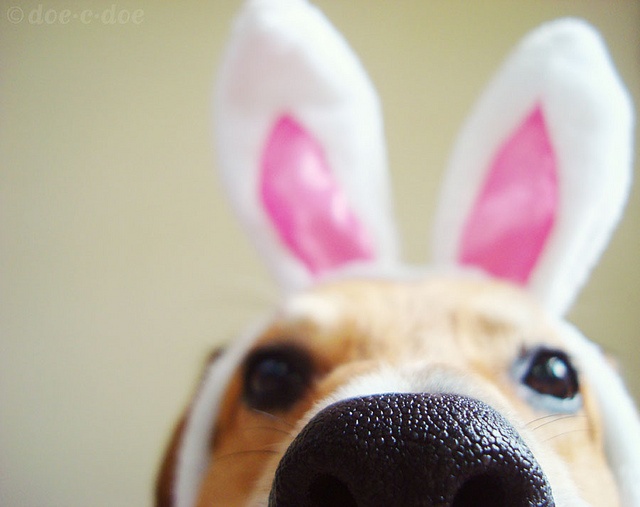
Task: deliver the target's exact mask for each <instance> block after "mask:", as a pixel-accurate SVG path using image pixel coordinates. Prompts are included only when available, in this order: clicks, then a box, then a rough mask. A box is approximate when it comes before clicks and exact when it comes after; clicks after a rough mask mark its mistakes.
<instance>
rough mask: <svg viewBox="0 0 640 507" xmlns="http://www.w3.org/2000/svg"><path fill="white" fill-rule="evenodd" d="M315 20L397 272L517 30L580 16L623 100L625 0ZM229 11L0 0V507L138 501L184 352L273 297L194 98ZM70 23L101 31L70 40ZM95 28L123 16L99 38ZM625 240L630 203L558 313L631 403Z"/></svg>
mask: <svg viewBox="0 0 640 507" xmlns="http://www.w3.org/2000/svg"><path fill="white" fill-rule="evenodd" d="M318 3H320V4H321V5H322V7H323V8H324V9H325V11H326V12H327V13H328V14H329V15H330V17H331V18H332V19H333V21H334V22H335V24H336V25H337V26H338V27H339V28H340V30H342V31H343V32H344V33H345V34H346V35H347V37H348V39H349V40H350V41H351V43H352V44H353V46H354V47H355V49H356V51H357V52H358V53H359V54H360V55H361V57H362V59H363V60H364V63H365V65H366V67H367V68H368V70H369V71H370V74H371V76H372V78H373V80H374V81H375V82H376V84H377V86H378V89H379V91H380V94H381V95H382V97H383V101H384V105H385V115H386V122H387V132H388V139H389V153H390V161H391V167H392V170H393V181H394V185H395V193H396V201H397V212H398V218H399V221H400V222H401V229H402V233H403V235H404V246H405V251H406V258H407V259H408V260H409V261H411V262H423V259H426V256H427V235H428V224H429V216H430V214H431V212H432V209H433V202H434V194H435V185H436V183H437V181H438V178H439V175H440V171H441V169H442V168H443V167H444V164H445V161H446V158H447V153H448V150H449V148H450V145H451V141H452V139H453V137H454V135H455V132H456V130H457V128H458V126H459V125H460V123H461V121H462V119H463V118H464V116H465V113H466V111H467V110H468V108H469V107H470V105H471V103H472V101H473V99H474V97H475V96H476V94H477V93H478V91H479V90H480V88H481V87H482V86H483V83H484V82H485V81H486V80H487V79H488V77H489V76H490V75H491V73H492V72H493V71H494V70H495V68H496V66H497V65H498V64H499V62H500V61H501V59H502V58H503V56H504V55H505V54H506V52H507V51H508V50H509V48H510V47H512V45H513V44H515V42H516V41H517V40H518V39H519V38H520V36H521V35H523V34H524V33H525V32H527V31H528V30H529V29H530V28H532V27H534V26H535V25H537V24H538V23H540V22H542V21H544V20H547V19H551V18H555V17H558V16H563V15H577V16H583V17H585V18H587V19H589V20H591V21H592V22H593V23H594V24H596V25H597V26H598V27H599V28H600V29H601V30H602V32H603V33H604V35H605V37H606V39H607V40H608V43H609V45H610V48H611V51H612V53H613V55H614V58H615V60H616V62H617V64H618V65H619V67H620V70H621V73H622V75H623V77H624V79H625V81H626V82H627V84H628V86H629V88H630V89H631V91H632V93H633V94H634V96H635V100H636V102H637V103H640V64H639V57H640V3H639V2H637V1H623V0H618V1H615V2H604V1H601V0H597V1H544V0H535V1H519V2H513V1H507V0H504V1H497V0H493V1H482V2H480V1H469V0H467V1H452V0H446V1H445V0H438V1H426V0H413V1H409V0H398V1H391V0H375V1H371V0H369V1H363V0H361V1H355V0H350V1H343V0H324V1H321V2H318ZM112 5H115V9H116V10H114V11H113V12H107V13H106V14H105V13H104V11H105V9H107V10H108V9H111V8H112V7H111V6H112ZM237 6H238V2H237V1H226V0H210V1H208V2H204V1H200V2H199V1H182V2H159V1H156V2H151V1H144V0H123V1H118V2H116V3H113V4H112V3H110V2H92V1H90V0H81V1H78V2H61V1H54V0H44V1H43V2H37V1H33V2H32V1H27V0H9V1H3V2H2V8H1V9H0V241H1V243H0V504H1V505H3V506H5V507H18V506H31V507H39V506H65V507H67V506H81V505H82V506H84V505H92V506H97V507H100V506H122V507H125V506H126V507H129V506H139V505H150V491H151V483H152V477H153V474H154V472H155V467H156V464H157V461H158V458H159V453H160V451H161V447H162V445H163V443H164V440H165V438H166V435H167V433H168V431H169V429H170V427H171V426H172V424H173V421H174V418H175V417H176V416H177V413H178V411H179V409H181V407H182V406H183V404H184V403H185V402H186V400H187V396H188V394H189V392H190V390H191V389H192V387H193V385H194V382H195V380H196V377H197V374H198V372H199V366H200V364H201V362H202V360H203V358H204V355H205V353H206V352H207V351H208V350H209V349H210V348H211V347H212V346H213V345H214V344H215V343H218V342H220V341H223V340H227V339H229V338H230V337H232V336H233V335H234V333H235V332H237V331H238V330H239V329H241V328H242V327H243V325H244V323H245V322H248V321H250V320H251V318H252V317H255V316H256V315H257V314H259V313H260V312H261V311H262V310H264V309H265V308H267V307H268V304H269V299H270V297H271V296H272V295H273V293H274V287H273V284H272V283H271V281H270V279H269V278H268V276H267V274H266V272H265V270H264V269H263V267H262V265H261V263H260V261H259V259H257V258H256V256H255V255H254V253H253V251H252V250H251V248H250V247H249V245H248V242H247V241H246V239H245V237H244V236H243V235H242V232H241V231H240V230H239V229H238V228H237V226H236V223H235V221H234V220H233V219H232V217H231V215H230V212H229V209H228V208H227V205H226V202H225V201H224V199H223V196H222V195H221V192H220V188H219V186H218V182H217V180H216V178H215V175H214V172H213V166H214V162H213V151H212V147H211V139H210V105H209V98H210V89H211V83H212V76H213V74H214V69H215V68H216V65H217V63H218V61H219V58H220V50H221V45H222V43H223V40H224V39H225V37H226V34H227V30H228V26H229V21H230V19H231V17H232V13H233V12H234V11H235V10H236V8H237ZM15 8H18V9H15ZM64 9H70V15H68V16H69V17H66V18H65V16H67V15H65V14H63V11H64ZM84 10H90V11H91V14H93V13H96V14H98V15H99V16H100V15H103V16H105V17H104V19H101V18H97V19H96V18H91V23H83V22H82V20H81V14H82V12H83V11H84ZM138 10H140V11H141V12H138V13H136V12H135V11H138ZM50 11H51V12H50ZM123 11H124V13H123ZM21 12H22V15H23V17H22V19H20V13H21ZM114 13H115V14H117V15H120V16H121V18H120V21H125V20H126V18H127V15H128V16H130V18H129V20H128V22H118V20H117V19H116V23H115V24H110V23H109V21H111V19H112V16H113V14H114ZM47 15H48V18H46V17H45V16H47ZM74 16H75V17H74ZM85 16H86V15H85ZM131 16H133V17H135V20H136V21H142V22H141V23H139V24H136V23H134V20H133V19H132V18H131ZM54 17H55V22H54V23H51V24H49V23H48V22H47V21H52V20H54ZM60 18H62V21H65V20H66V21H68V23H66V24H61V23H60ZM84 19H85V21H86V20H87V19H88V18H86V17H85V18H84ZM39 21H42V23H41V24H39V23H38V22H39ZM639 226H640V188H639V187H637V186H636V188H635V190H634V192H633V194H632V196H631V202H630V205H629V207H628V212H627V215H626V217H625V220H624V222H623V223H622V226H621V228H620V229H619V231H618V233H617V235H616V236H615V239H614V240H613V243H612V245H611V247H610V249H609V250H608V252H607V253H606V255H605V257H604V259H603V261H602V262H601V264H600V266H599V267H598V269H597V270H596V272H595V273H594V275H593V278H592V280H591V282H590V283H589V285H588V286H587V287H586V289H585V291H584V292H583V293H582V296H581V298H580V300H579V301H578V304H577V306H576V307H575V308H574V310H573V311H572V312H571V319H572V320H573V321H575V322H576V323H578V324H579V325H580V326H581V327H582V329H583V330H585V331H586V332H587V333H588V334H589V335H590V336H592V337H593V338H595V339H597V340H599V341H601V342H602V343H603V344H604V345H605V346H606V347H607V348H608V349H609V350H611V352H612V353H614V354H615V355H617V356H618V357H619V358H620V361H621V366H622V367H623V369H624V370H625V373H626V376H627V377H628V379H629V380H630V383H631V387H632V389H633V392H634V394H635V396H636V397H637V398H638V397H640V382H639V381H638V380H637V377H638V371H639V369H640V359H639V358H638V354H637V345H636V340H637V339H638V323H639V319H640V317H639V311H640V268H639V267H638V252H639V251H640V230H639Z"/></svg>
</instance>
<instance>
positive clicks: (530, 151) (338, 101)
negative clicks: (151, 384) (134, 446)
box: [156, 0, 640, 507]
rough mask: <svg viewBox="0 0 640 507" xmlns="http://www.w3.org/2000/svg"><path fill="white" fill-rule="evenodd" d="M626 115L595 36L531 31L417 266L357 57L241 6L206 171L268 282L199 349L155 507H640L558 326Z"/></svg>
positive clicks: (306, 8) (593, 232) (614, 212)
mask: <svg viewBox="0 0 640 507" xmlns="http://www.w3.org/2000/svg"><path fill="white" fill-rule="evenodd" d="M559 63H560V64H561V65H560V64H559ZM345 83H346V84H345ZM507 89H508V90H511V93H512V95H510V96H506V95H505V90H507ZM630 111H631V106H630V103H629V99H628V95H627V94H626V92H625V90H624V87H623V85H622V84H621V83H620V81H619V78H618V77H617V74H616V73H615V70H614V69H613V67H612V66H611V63H610V61H609V58H608V55H607V54H606V50H605V49H604V46H603V44H602V41H601V40H600V38H599V37H598V35H597V34H596V33H595V32H594V30H593V29H592V28H591V27H589V26H587V25H586V24H585V23H584V22H581V21H577V20H560V21H556V22H552V23H549V24H547V25H544V26H543V27H541V28H539V29H538V30H536V31H534V32H533V33H532V34H530V35H529V36H528V37H526V38H525V39H524V41H523V42H522V43H521V45H520V46H518V47H517V48H516V50H515V51H514V53H513V54H512V55H511V56H510V57H509V58H508V59H507V62H506V63H505V65H504V67H503V68H502V69H501V70H500V71H499V72H498V74H497V77H496V79H495V80H494V81H493V82H492V84H490V86H489V87H488V89H487V91H486V92H485V94H484V95H483V96H482V97H481V100H480V101H479V103H478V105H477V107H476V109H475V110H474V111H473V113H472V115H471V116H470V119H469V121H468V122H467V125H466V126H465V128H464V129H463V131H462V133H461V135H460V137H459V139H458V143H457V145H456V148H455V149H454V156H453V157H452V162H451V165H450V167H449V170H448V173H447V175H446V178H445V182H444V185H443V191H442V196H441V204H440V206H439V208H438V210H437V212H436V218H435V221H436V225H435V229H434V230H435V233H434V243H435V245H436V246H435V252H434V257H435V261H434V264H433V266H431V267H430V268H429V269H424V268H409V267H406V266H404V265H402V263H400V262H399V261H398V259H397V257H398V254H397V250H398V248H397V241H396V239H395V231H394V229H393V223H392V220H391V219H390V216H391V213H390V204H389V199H388V196H387V195H386V191H387V188H388V184H387V182H386V172H385V171H384V153H383V146H384V141H383V139H382V128H381V126H380V125H381V119H380V112H379V107H378V104H377V98H376V96H375V93H374V91H373V89H372V86H371V85H370V83H369V81H368V79H367V78H366V75H365V74H364V71H363V69H362V68H361V66H360V64H359V62H358V61H357V59H356V58H355V56H354V55H353V54H352V53H351V51H350V50H349V48H348V46H347V45H346V42H345V41H344V40H343V39H342V37H341V36H340V34H338V33H337V32H336V31H335V29H333V27H332V26H331V25H330V24H329V22H328V21H327V20H326V19H325V18H324V17H323V16H322V14H321V13H319V12H318V11H317V10H316V9H315V8H313V7H312V6H310V5H309V4H307V3H306V2H304V1H297V0H296V1H290V2H287V1H284V0H254V1H249V2H247V4H246V6H245V8H244V10H243V12H242V13H241V14H240V16H239V18H238V22H237V24H236V28H235V32H234V34H233V36H232V41H231V43H230V46H229V50H228V52H227V56H226V59H225V61H224V63H223V68H222V71H221V74H220V78H219V85H218V89H217V92H216V114H217V117H216V123H217V126H218V143H219V144H218V152H219V155H220V160H219V165H220V166H221V169H222V172H223V180H224V182H225V184H226V185H227V190H228V193H229V195H230V196H231V198H232V201H233V203H234V205H235V207H236V210H237V211H238V213H239V215H240V218H241V219H242V220H243V221H244V223H245V225H246V226H247V228H248V229H249V232H250V236H251V237H252V239H253V240H254V241H255V243H256V245H257V247H258V249H259V251H260V252H261V253H262V255H263V256H264V257H265V258H266V260H267V262H268V264H269V265H270V267H271V268H272V271H273V273H274V275H275V276H276V278H277V280H278V281H279V282H280V284H281V286H282V287H283V292H284V297H283V302H282V304H281V305H280V306H279V307H278V309H277V310H276V311H275V312H274V314H273V315H272V317H271V318H270V319H268V320H267V321H266V322H264V323H261V324H260V325H259V326H258V327H257V329H253V330H251V331H249V332H247V333H246V335H244V336H241V337H240V338H239V339H238V340H237V341H235V342H234V343H232V344H230V345H229V346H228V347H227V348H226V349H225V350H224V351H221V352H218V353H215V354H214V355H213V356H212V357H211V359H210V361H209V363H208V365H207V367H206V368H205V373H204V375H203V378H202V382H201V384H200V386H199V388H198V390H197V392H196V394H195V396H194V399H193V400H192V402H191V403H190V405H189V407H188V408H187V410H186V412H185V414H184V415H183V417H182V419H181V421H180V422H179V424H178V425H177V427H176V430H175V432H174V435H173V438H172V440H171V443H170V445H169V447H168V450H167V452H166V454H165V457H164V460H163V464H162V467H161V471H160V474H159V476H158V482H157V490H156V502H157V503H156V505H158V507H169V506H174V507H192V506H199V507H205V506H252V507H257V506H267V505H268V506H270V507H320V506H336V507H342V506H357V507H370V506H404V507H414V506H415V507H419V506H425V507H428V506H430V507H436V506H437V507H464V506H475V507H483V506H493V507H495V506H510V507H511V506H515V507H533V506H547V507H550V506H557V507H586V506H592V507H595V506H605V505H606V506H621V507H622V506H624V507H633V506H640V489H639V486H638V484H637V483H638V482H640V481H638V479H639V478H640V443H639V442H640V423H639V422H638V417H637V415H636V412H635V409H634V407H633V403H632V402H631V399H630V397H629V396H628V394H627V393H626V391H625V389H624V387H623V385H622V383H621V381H620V379H619V377H618V375H617V374H616V373H615V371H614V370H613V368H612V367H611V366H610V364H609V361H608V360H607V359H606V357H605V356H604V355H603V354H602V353H601V352H600V350H599V349H598V348H597V347H595V346H594V345H593V344H592V343H591V342H589V341H588V340H587V339H586V338H585V337H584V336H583V335H582V334H581V333H580V332H579V331H578V330H577V329H576V328H574V327H573V326H571V325H570V324H569V323H567V322H566V321H565V320H564V319H563V315H564V313H565V312H566V310H567V308H568V307H569V306H570V304H571V302H572V301H573V299H574V298H575V296H576V294H577V292H578V290H579V288H580V286H581V284H582V283H583V282H584V280H585V278H586V275H587V273H588V271H589V269H590V268H591V266H592V265H593V263H594V262H595V260H596V258H597V257H598V255H599V254H600V252H601V251H602V249H603V248H604V246H605V244H606V242H607V237H608V234H609V233H610V231H611V230H612V229H613V227H614V226H615V222H616V221H617V219H618V217H619V216H620V213H621V210H622V207H623V205H624V200H625V195H626V189H627V187H628V185H629V174H628V173H629V168H630V153H631V147H630V136H629V131H630V129H631V124H632V119H631V113H630ZM585 140H588V141H585ZM603 163H605V164H606V165H607V166H608V170H607V171H603V168H602V165H603ZM514 167H515V168H514ZM585 181H586V183H585ZM594 206H595V207H596V209H595V213H594V209H593V207H594Z"/></svg>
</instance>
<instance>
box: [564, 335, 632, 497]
mask: <svg viewBox="0 0 640 507" xmlns="http://www.w3.org/2000/svg"><path fill="white" fill-rule="evenodd" d="M559 326H560V329H561V330H562V333H563V336H564V339H565V340H566V342H567V344H568V346H569V350H570V351H571V354H572V355H573V356H574V359H576V360H577V361H578V364H579V366H580V370H581V371H582V372H583V373H584V374H585V375H586V376H587V378H588V379H589V382H590V383H591V384H592V386H593V388H594V391H595V394H596V398H597V400H598V405H599V406H600V410H601V412H602V419H603V423H604V430H605V448H606V452H607V458H608V460H609V463H610V464H611V468H612V469H613V472H614V475H615V477H616V480H617V482H618V487H619V491H620V501H621V505H624V506H628V507H637V506H639V505H640V419H639V418H638V413H637V411H636V408H635V405H634V403H633V400H632V399H631V396H629V393H628V392H627V390H626V388H625V386H624V384H623V383H622V380H621V379H620V376H619V375H618V374H617V372H616V371H615V370H613V368H611V366H610V365H609V362H608V361H607V358H606V357H604V355H603V354H602V352H601V351H600V349H599V348H598V347H597V346H596V345H594V344H593V343H592V342H591V341H589V340H588V339H587V338H585V336H584V335H583V334H582V333H581V332H580V331H579V330H578V329H576V328H575V327H574V326H572V325H571V324H568V323H566V322H560V323H559Z"/></svg>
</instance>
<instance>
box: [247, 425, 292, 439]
mask: <svg viewBox="0 0 640 507" xmlns="http://www.w3.org/2000/svg"><path fill="white" fill-rule="evenodd" d="M243 431H245V432H246V431H271V432H274V433H279V434H281V435H284V436H286V437H291V436H293V434H292V433H291V431H288V430H283V429H282V428H276V427H275V426H251V427H249V428H244V429H243Z"/></svg>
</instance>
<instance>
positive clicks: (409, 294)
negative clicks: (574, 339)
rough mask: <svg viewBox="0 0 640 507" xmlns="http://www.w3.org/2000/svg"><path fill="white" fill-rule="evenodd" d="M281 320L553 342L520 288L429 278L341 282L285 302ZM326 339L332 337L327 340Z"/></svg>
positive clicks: (492, 282) (548, 328) (549, 328)
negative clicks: (512, 336) (463, 330)
mask: <svg viewBox="0 0 640 507" xmlns="http://www.w3.org/2000/svg"><path fill="white" fill-rule="evenodd" d="M279 319H280V320H281V321H283V322H285V323H286V322H289V323H297V322H311V323H313V324H314V325H315V326H318V327H320V328H322V329H326V330H331V329H339V328H340V327H343V326H344V325H345V324H346V323H349V324H350V325H352V326H355V327H356V328H359V329H363V330H366V331H371V330H374V331H375V330H396V331H400V330H411V331H412V332H420V331H421V330H423V329H443V328H444V327H446V328H448V329H450V328H452V327H457V328H459V329H461V328H464V327H465V326H467V327H470V328H473V330H470V332H471V333H472V334H483V330H484V331H486V332H487V333H494V332H497V331H498V330H504V331H505V332H509V331H513V332H518V334H520V335H521V339H522V340H525V341H528V340H531V341H544V342H556V341H558V340H559V338H558V336H557V333H555V332H554V331H553V330H552V326H551V325H550V324H549V320H548V319H547V317H546V315H545V313H544V311H543V310H542V308H541V307H540V306H539V305H537V304H536V303H535V302H534V301H533V300H532V298H531V297H530V296H529V295H528V294H527V293H526V292H525V291H524V290H521V289H520V288H518V287H515V286H513V285H511V284H506V283H502V282H497V281H495V280H489V279H483V278H480V279H476V278H464V277H460V278H458V277H453V278H450V277H428V278H423V279H420V280H411V281H391V280H364V279H356V280H344V281H340V282H332V283H327V284H322V285H318V286H316V287H314V288H312V289H310V290H308V291H306V292H303V293H300V294H297V295H295V296H293V297H291V298H290V299H288V300H287V301H286V302H285V303H284V304H283V306H282V309H281V312H280V314H279ZM329 336H330V335H329Z"/></svg>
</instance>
